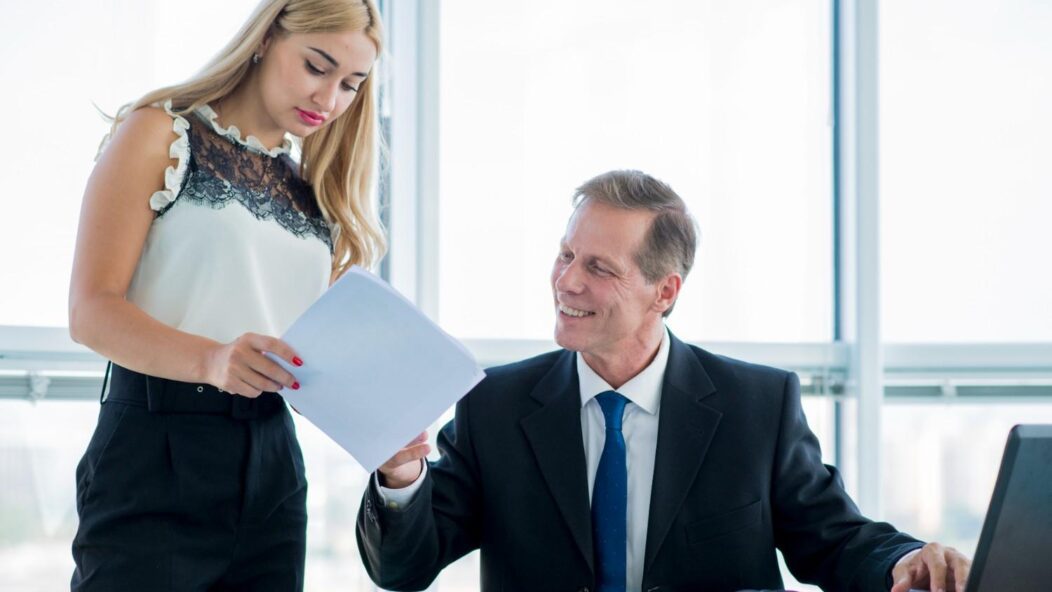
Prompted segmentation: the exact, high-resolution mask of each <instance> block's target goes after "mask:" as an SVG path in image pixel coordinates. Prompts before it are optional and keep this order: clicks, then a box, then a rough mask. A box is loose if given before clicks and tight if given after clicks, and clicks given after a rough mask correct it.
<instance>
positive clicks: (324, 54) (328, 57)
mask: <svg viewBox="0 0 1052 592" xmlns="http://www.w3.org/2000/svg"><path fill="white" fill-rule="evenodd" d="M308 49H310V50H311V51H313V52H315V53H317V54H318V55H320V56H321V57H323V58H325V59H326V60H328V61H329V63H330V64H332V67H333V68H339V67H340V63H339V62H337V61H336V58H334V57H332V56H331V55H329V54H328V52H326V51H323V50H321V49H318V48H317V47H309V48H308ZM351 76H361V77H362V78H365V77H366V76H368V74H366V73H365V72H352V73H351Z"/></svg>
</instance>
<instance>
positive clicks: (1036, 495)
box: [965, 425, 1052, 592]
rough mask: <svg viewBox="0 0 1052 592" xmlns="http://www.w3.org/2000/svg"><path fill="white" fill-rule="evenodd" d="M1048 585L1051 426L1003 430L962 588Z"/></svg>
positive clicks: (1026, 591)
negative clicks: (986, 507) (1005, 438)
mask: <svg viewBox="0 0 1052 592" xmlns="http://www.w3.org/2000/svg"><path fill="white" fill-rule="evenodd" d="M1049 590H1052V425H1017V426H1015V427H1014V428H1012V431H1011V432H1009V434H1008V444H1007V446H1005V453H1004V458H1002V460H1001V471H1000V473H998V475H997V484H996V485H995V486H994V495H993V497H992V498H991V499H990V510H989V511H988V512H987V513H986V521H985V522H983V531H982V534H981V535H980V536H979V545H978V546H977V547H976V549H975V559H974V560H973V562H972V571H971V574H970V575H969V576H968V587H967V588H966V589H965V592H1048V591H1049Z"/></svg>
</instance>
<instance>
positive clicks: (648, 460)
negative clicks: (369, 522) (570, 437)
mask: <svg viewBox="0 0 1052 592" xmlns="http://www.w3.org/2000/svg"><path fill="white" fill-rule="evenodd" d="M669 344H670V341H669V336H668V329H666V330H665V331H664V332H663V334H662V338H661V346H660V347H659V348H658V352H657V355H656V356H654V361H652V362H651V363H650V365H649V366H647V367H646V368H644V369H643V371H642V372H640V373H639V374H637V375H635V376H634V377H633V378H632V379H631V380H629V381H628V382H626V383H625V384H623V385H621V388H619V389H616V392H618V393H620V394H621V395H623V396H624V397H625V398H626V399H628V403H627V404H626V405H625V413H624V415H623V416H622V420H621V433H622V434H624V437H625V455H626V458H625V463H626V467H627V469H628V516H627V517H626V518H627V524H626V526H627V531H626V534H627V538H628V549H627V551H628V553H627V555H626V556H625V558H626V563H627V565H626V566H625V577H626V579H627V582H626V590H627V592H639V591H640V589H641V588H642V587H643V557H644V553H645V552H646V545H647V526H648V524H649V521H650V491H651V489H652V488H653V485H654V457H655V455H656V453H657V436H658V415H659V414H658V410H659V409H660V408H661V385H662V383H663V382H664V379H665V367H666V366H667V365H668V350H669ZM577 380H578V384H579V385H580V391H581V393H580V394H581V435H582V436H583V438H584V454H585V463H586V467H587V470H588V499H589V501H590V500H591V499H592V487H593V486H594V485H595V472H596V469H598V468H599V458H600V457H601V456H602V455H603V447H604V446H605V444H606V420H605V418H604V417H603V410H602V408H601V407H600V406H599V402H598V401H596V400H595V396H596V395H598V394H599V393H602V392H606V391H612V390H615V389H613V388H611V387H610V385H609V384H607V383H606V381H605V380H603V379H602V378H600V376H599V375H598V374H596V372H595V370H592V368H591V367H589V366H588V364H587V363H586V362H585V361H584V356H582V355H581V354H580V353H578V354H577ZM426 472H427V465H426V463H425V465H424V470H423V471H421V473H420V477H418V478H417V480H416V481H414V482H413V483H412V484H411V485H409V486H408V487H405V488H402V489H389V488H387V487H383V486H381V485H380V483H379V480H377V481H376V482H375V484H376V486H377V487H378V489H379V491H380V498H381V500H383V502H384V504H385V505H387V506H388V507H391V508H398V507H399V506H404V505H405V504H408V503H409V502H410V501H411V500H412V499H413V495H414V494H415V493H416V491H417V490H418V489H419V488H420V485H421V483H422V482H423V479H424V475H425V474H426ZM373 478H374V479H376V475H375V474H374V477H373Z"/></svg>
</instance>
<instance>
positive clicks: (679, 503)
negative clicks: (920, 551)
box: [358, 337, 921, 592]
mask: <svg viewBox="0 0 1052 592" xmlns="http://www.w3.org/2000/svg"><path fill="white" fill-rule="evenodd" d="M438 446H439V449H440V450H441V452H442V457H441V459H440V460H439V461H438V462H435V463H433V464H431V465H430V467H429V470H428V473H427V478H426V479H425V481H424V483H423V486H422V487H421V489H420V490H419V491H418V493H417V495H416V497H414V498H413V501H412V502H411V503H410V504H408V505H407V506H405V507H403V508H399V509H388V508H385V507H384V506H383V504H382V502H381V501H380V497H379V492H378V491H376V489H375V487H373V486H370V488H369V490H368V491H367V492H366V493H365V496H364V498H363V500H362V506H361V510H360V511H359V514H358V545H359V549H360V550H361V554H362V559H363V561H364V562H365V566H366V569H367V570H368V572H369V575H370V576H371V577H372V579H373V581H375V582H376V583H377V585H379V586H381V587H383V588H387V589H392V590H420V589H423V588H426V587H427V586H428V584H429V583H430V582H431V581H432V580H433V579H434V578H435V577H436V576H437V575H438V572H439V571H441V570H442V568H444V567H445V566H446V565H448V564H449V563H451V562H453V561H454V560H456V559H458V558H460V557H461V556H463V555H464V554H466V553H468V552H469V551H472V550H474V549H478V548H480V549H481V561H482V574H481V579H482V590H484V591H494V592H496V591H511V590H523V591H527V590H528V591H531V592H536V591H549V590H552V591H554V590H567V591H577V590H585V589H594V588H595V571H594V566H593V555H592V538H591V511H590V504H589V499H588V484H587V477H586V474H585V470H586V469H585V454H584V444H583V438H582V436H581V400H580V393H579V389H578V383H577V371H576V357H575V354H574V353H573V352H569V351H556V352H552V353H548V354H544V355H541V356H538V357H535V358H532V359H529V360H525V361H523V362H519V363H516V364H511V365H507V366H501V367H498V368H493V369H490V370H488V371H487V377H486V378H485V380H483V381H482V382H481V383H480V384H479V385H478V386H477V387H476V388H475V389H474V390H472V391H471V392H470V393H468V395H467V396H465V397H464V398H463V399H462V400H461V401H460V403H458V404H457V409H456V417H455V419H454V420H453V421H452V422H450V423H449V424H447V425H446V426H445V427H444V428H443V429H442V431H441V433H440V434H439V439H438ZM919 546H921V543H919V542H918V541H916V540H915V539H913V538H910V537H908V536H906V535H904V534H901V533H899V532H897V531H896V530H895V529H894V528H892V527H891V526H890V525H888V524H885V523H876V522H871V521H869V520H867V519H866V518H864V517H863V516H861V515H860V514H859V512H858V509H857V508H856V506H855V505H854V503H853V502H852V501H851V500H850V499H849V498H848V496H847V494H846V493H845V492H844V489H843V486H842V482H841V480H840V477H839V475H838V474H837V472H836V469H834V468H832V467H828V466H824V465H823V464H822V460H821V454H820V451H819V447H818V441H817V440H816V438H815V436H814V434H812V433H811V431H810V429H809V428H808V427H807V421H806V420H805V419H804V414H803V411H802V409H801V407H800V387H799V381H798V379H797V377H796V375H795V374H792V373H789V372H785V371H782V370H776V369H773V368H767V367H763V366H757V365H753V364H747V363H744V362H740V361H737V360H732V359H729V358H725V357H721V356H716V355H713V354H711V353H709V352H707V351H705V350H702V349H700V348H696V347H693V346H689V345H686V344H684V343H683V342H681V341H679V340H678V339H676V338H675V337H672V342H671V347H670V351H669V359H668V366H667V368H666V371H665V379H664V384H663V387H662V395H661V410H660V417H659V428H658V442H657V456H656V458H655V468H654V483H653V492H652V494H651V500H650V523H649V526H648V531H647V542H646V549H645V560H644V570H643V590H644V591H648V592H649V591H650V590H661V591H674V590H675V591H679V590H684V591H686V590H705V591H723V590H738V589H742V588H781V587H782V580H781V575H780V574H779V570H778V563H777V559H776V556H775V548H778V549H781V551H782V552H783V554H784V555H785V558H786V561H787V563H788V565H789V568H790V569H791V570H792V572H793V574H794V575H795V576H796V577H797V578H799V579H800V580H801V581H807V582H814V583H816V584H818V585H819V586H821V587H822V588H823V589H825V590H827V591H851V592H856V591H857V592H863V591H864V592H876V591H878V590H879V591H886V590H888V573H889V571H890V569H891V567H892V566H893V564H894V562H895V561H896V560H897V559H898V558H899V557H901V556H902V555H903V554H905V553H906V552H908V551H910V550H912V549H914V548H917V547H919Z"/></svg>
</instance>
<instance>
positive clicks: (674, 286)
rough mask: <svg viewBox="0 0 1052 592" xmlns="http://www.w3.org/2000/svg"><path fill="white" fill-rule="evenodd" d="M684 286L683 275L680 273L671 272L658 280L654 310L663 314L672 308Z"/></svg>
mask: <svg viewBox="0 0 1052 592" xmlns="http://www.w3.org/2000/svg"><path fill="white" fill-rule="evenodd" d="M682 287H683V276H681V275H679V274H678V273H670V274H668V275H666V276H665V277H663V278H661V279H660V280H658V281H657V289H658V290H657V300H655V301H654V310H656V311H657V312H659V313H661V314H665V311H667V310H668V309H670V308H672V305H673V304H675V303H676V298H678V297H679V291H680V289H681V288H682Z"/></svg>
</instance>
